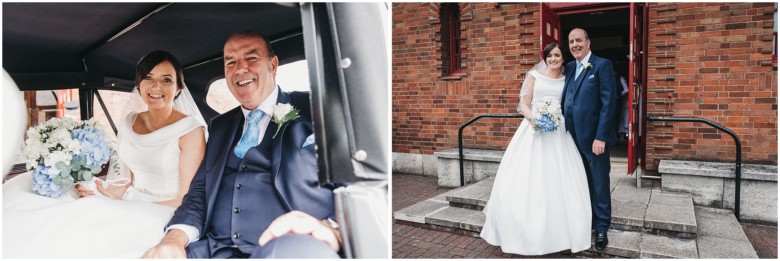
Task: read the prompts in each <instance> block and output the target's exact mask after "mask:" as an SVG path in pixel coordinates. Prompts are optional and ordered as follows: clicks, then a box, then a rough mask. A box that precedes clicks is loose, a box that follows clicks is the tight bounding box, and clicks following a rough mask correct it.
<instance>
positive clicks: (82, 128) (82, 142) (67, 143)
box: [24, 117, 113, 198]
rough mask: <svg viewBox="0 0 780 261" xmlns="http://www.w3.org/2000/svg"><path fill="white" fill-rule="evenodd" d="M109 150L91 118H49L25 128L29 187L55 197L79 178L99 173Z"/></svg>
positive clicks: (106, 141)
mask: <svg viewBox="0 0 780 261" xmlns="http://www.w3.org/2000/svg"><path fill="white" fill-rule="evenodd" d="M112 152H113V146H112V144H109V142H108V140H107V139H106V134H105V131H104V129H103V126H101V125H100V124H98V123H97V122H96V121H95V120H87V121H77V120H75V119H72V118H67V117H66V118H63V119H60V118H52V119H50V120H48V121H46V122H45V123H42V124H39V125H38V126H35V127H32V128H30V129H28V130H27V142H26V146H25V148H24V155H25V159H26V163H27V169H28V170H32V171H33V172H32V178H33V191H35V192H36V193H38V194H40V195H42V196H47V197H52V198H59V197H60V196H62V195H64V194H66V193H68V191H70V190H71V189H72V188H73V186H74V185H75V184H76V183H77V182H79V181H90V180H92V177H94V175H95V174H97V173H100V171H101V167H102V165H103V164H106V163H107V162H108V159H109V158H110V157H111V154H112Z"/></svg>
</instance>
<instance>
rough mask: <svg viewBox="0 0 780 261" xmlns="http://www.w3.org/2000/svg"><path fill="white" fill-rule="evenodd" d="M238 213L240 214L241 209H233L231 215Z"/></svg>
mask: <svg viewBox="0 0 780 261" xmlns="http://www.w3.org/2000/svg"><path fill="white" fill-rule="evenodd" d="M238 212H241V209H240V208H234V209H233V213H236V214H238Z"/></svg>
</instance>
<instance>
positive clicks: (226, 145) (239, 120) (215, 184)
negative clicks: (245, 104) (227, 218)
mask: <svg viewBox="0 0 780 261" xmlns="http://www.w3.org/2000/svg"><path fill="white" fill-rule="evenodd" d="M234 111H235V113H234V115H232V116H230V118H231V120H230V122H229V124H227V125H226V126H232V128H231V127H228V128H227V130H226V131H227V133H225V136H224V137H225V139H219V140H220V141H222V142H223V143H222V144H218V145H217V148H219V150H220V152H219V153H217V159H216V160H217V161H216V163H215V164H214V165H213V166H211V168H210V169H211V170H213V171H216V173H214V175H209V176H208V177H207V178H206V185H211V186H210V187H209V188H206V191H211V193H210V194H209V198H208V208H207V209H211V208H212V207H213V206H214V202H215V200H216V198H217V194H218V193H217V190H218V189H219V184H220V183H221V182H222V175H223V174H224V172H225V164H227V158H228V156H230V153H233V141H234V140H235V139H236V133H238V132H239V130H241V129H243V126H244V114H243V113H242V112H241V109H240V108H237V109H236V110H234ZM212 137H214V136H212ZM207 170H209V169H207ZM207 173H208V172H207ZM209 217H210V216H209Z"/></svg>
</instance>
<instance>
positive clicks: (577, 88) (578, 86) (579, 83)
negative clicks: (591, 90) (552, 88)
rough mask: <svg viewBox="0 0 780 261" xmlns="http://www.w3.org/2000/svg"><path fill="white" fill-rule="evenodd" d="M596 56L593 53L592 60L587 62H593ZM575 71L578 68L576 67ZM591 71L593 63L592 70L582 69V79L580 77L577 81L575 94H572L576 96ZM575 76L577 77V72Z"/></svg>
mask: <svg viewBox="0 0 780 261" xmlns="http://www.w3.org/2000/svg"><path fill="white" fill-rule="evenodd" d="M595 56H596V55H595V54H592V53H591V55H590V59H588V61H587V62H591V61H593V57H595ZM575 70H576V66H575ZM591 70H593V63H591V68H590V69H582V73H580V76H582V77H579V78H577V79H575V81H576V84H575V85H574V92H572V93H575V94H576V93H577V91H579V90H580V85H581V84H582V81H583V79H585V78H586V77H588V72H590V71H591ZM575 75H576V72H575Z"/></svg>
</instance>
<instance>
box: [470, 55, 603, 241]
mask: <svg viewBox="0 0 780 261" xmlns="http://www.w3.org/2000/svg"><path fill="white" fill-rule="evenodd" d="M529 74H532V75H533V76H534V78H535V85H534V89H533V101H541V100H542V99H543V98H545V97H554V98H555V99H557V100H558V101H560V99H561V94H562V93H563V87H564V78H560V79H551V78H548V77H546V76H544V75H541V74H539V72H538V71H533V70H532V71H530V72H529ZM532 104H533V102H532ZM563 124H564V123H563V122H561V126H560V127H558V130H557V131H555V132H551V133H541V132H536V131H534V129H533V128H532V127H531V125H530V124H529V123H528V121H527V120H524V121H523V122H522V123H521V124H520V127H519V128H518V129H517V132H516V133H515V135H514V137H512V141H510V142H509V146H508V147H507V149H506V152H505V153H504V156H503V158H502V159H501V165H500V166H499V168H498V173H497V174H496V179H495V182H494V184H493V190H492V192H491V194H490V200H489V201H488V203H487V205H486V206H485V209H484V213H485V215H486V219H485V225H484V227H483V228H482V232H481V233H480V236H481V237H482V238H483V239H485V241H487V242H488V243H490V244H491V245H500V246H501V250H502V251H503V252H505V253H515V254H521V255H542V254H547V253H555V252H559V251H562V250H566V249H571V251H572V252H579V251H582V250H586V249H588V248H590V234H591V227H590V226H591V208H590V195H589V193H588V181H587V177H586V174H585V168H584V166H583V163H582V160H581V157H580V154H579V152H578V151H577V147H576V145H575V143H574V140H573V139H572V137H571V135H570V134H569V133H567V132H566V128H565V126H564V125H563Z"/></svg>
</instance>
